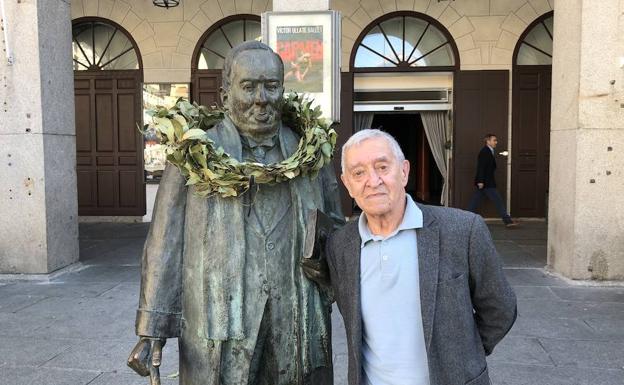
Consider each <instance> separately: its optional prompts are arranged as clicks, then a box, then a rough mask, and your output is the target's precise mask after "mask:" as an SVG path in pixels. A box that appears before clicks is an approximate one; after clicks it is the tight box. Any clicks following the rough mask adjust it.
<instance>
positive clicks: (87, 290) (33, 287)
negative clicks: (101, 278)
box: [0, 282, 115, 298]
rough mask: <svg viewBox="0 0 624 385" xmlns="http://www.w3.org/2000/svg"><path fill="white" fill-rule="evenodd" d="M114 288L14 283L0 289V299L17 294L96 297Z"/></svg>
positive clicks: (102, 285)
mask: <svg viewBox="0 0 624 385" xmlns="http://www.w3.org/2000/svg"><path fill="white" fill-rule="evenodd" d="M113 287H115V283H110V282H98V283H64V282H36V283H35V282H31V283H25V282H20V283H15V284H13V285H8V286H4V287H0V297H6V296H15V295H18V294H25V295H32V296H39V297H42V298H45V297H71V298H83V297H97V296H99V295H100V294H102V293H104V292H106V291H108V290H110V289H112V288H113Z"/></svg>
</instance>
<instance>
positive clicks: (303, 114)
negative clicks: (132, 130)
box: [145, 93, 336, 197]
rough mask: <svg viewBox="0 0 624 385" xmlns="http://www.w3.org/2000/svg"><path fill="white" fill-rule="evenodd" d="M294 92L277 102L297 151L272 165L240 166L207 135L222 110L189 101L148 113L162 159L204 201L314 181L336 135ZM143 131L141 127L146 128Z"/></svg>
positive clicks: (316, 110)
mask: <svg viewBox="0 0 624 385" xmlns="http://www.w3.org/2000/svg"><path fill="white" fill-rule="evenodd" d="M312 102H313V101H312V100H311V99H308V98H306V97H304V96H301V95H298V94H296V93H292V94H289V95H288V96H286V97H285V98H284V100H283V102H282V105H281V109H282V122H283V123H284V124H285V125H287V126H289V127H291V128H293V129H294V130H295V131H296V132H297V133H298V134H299V135H300V136H301V138H300V140H299V145H298V147H297V151H295V152H294V153H293V154H292V155H291V156H290V157H288V158H287V159H285V160H283V161H281V162H279V163H273V164H262V163H255V162H241V161H239V160H237V159H235V158H233V157H232V156H230V155H229V154H227V153H226V152H225V151H224V150H223V148H222V147H220V146H217V145H216V144H215V142H214V141H213V140H212V139H210V138H209V137H208V134H207V132H206V131H207V130H209V129H211V128H212V127H214V126H215V125H216V124H218V123H219V122H220V121H221V120H223V118H224V114H225V112H226V111H225V110H223V109H221V108H218V107H206V106H201V105H198V104H196V103H192V104H191V103H189V102H188V101H187V100H185V99H183V98H180V99H178V100H177V101H176V104H175V105H174V106H173V107H172V108H166V107H162V106H158V107H156V109H154V110H151V111H148V114H149V115H151V116H152V119H153V123H154V126H155V127H154V128H155V130H156V134H157V135H158V137H159V138H160V142H161V144H162V145H163V146H164V147H165V154H166V156H167V161H168V162H170V163H172V164H174V165H175V166H177V168H178V169H179V170H180V172H181V173H182V175H183V176H184V177H185V178H186V185H187V186H195V192H196V193H197V194H198V195H200V196H204V197H209V196H213V195H220V196H221V197H236V196H239V195H241V194H243V193H244V192H246V191H247V190H249V188H250V186H251V185H253V184H254V183H255V184H276V183H280V182H284V181H287V180H291V179H294V178H296V177H298V176H310V177H311V178H315V177H316V176H317V175H318V173H319V171H320V170H321V168H323V166H324V165H326V164H329V162H330V161H331V159H332V155H333V152H334V148H335V147H336V131H335V130H334V129H333V128H332V127H331V125H330V123H329V122H328V121H327V120H325V119H323V118H321V110H320V107H318V106H316V107H312ZM145 128H147V125H146V127H145Z"/></svg>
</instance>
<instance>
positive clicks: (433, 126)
mask: <svg viewBox="0 0 624 385" xmlns="http://www.w3.org/2000/svg"><path fill="white" fill-rule="evenodd" d="M420 117H421V119H422V122H423V126H424V128H425V134H426V135H427V141H428V142H429V147H431V153H432V154H433V159H435V162H436V165H437V166H438V170H440V174H442V178H444V184H443V185H442V197H441V199H440V203H441V204H442V205H445V206H446V203H447V196H448V165H447V157H446V142H447V136H446V132H447V119H446V111H422V112H421V113H420Z"/></svg>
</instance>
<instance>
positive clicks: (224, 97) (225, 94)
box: [219, 87, 230, 110]
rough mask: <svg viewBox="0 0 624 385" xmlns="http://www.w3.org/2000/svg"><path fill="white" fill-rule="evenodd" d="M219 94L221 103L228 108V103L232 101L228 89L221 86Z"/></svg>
mask: <svg viewBox="0 0 624 385" xmlns="http://www.w3.org/2000/svg"><path fill="white" fill-rule="evenodd" d="M219 96H220V97H221V105H222V106H223V107H225V109H226V110H227V109H228V107H229V106H228V103H229V102H230V101H229V98H228V96H229V92H228V91H226V90H225V89H224V88H223V87H219Z"/></svg>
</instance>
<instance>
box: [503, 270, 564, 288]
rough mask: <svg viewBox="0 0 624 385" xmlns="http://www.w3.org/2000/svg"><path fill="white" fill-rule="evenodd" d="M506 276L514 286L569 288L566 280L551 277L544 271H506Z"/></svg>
mask: <svg viewBox="0 0 624 385" xmlns="http://www.w3.org/2000/svg"><path fill="white" fill-rule="evenodd" d="M505 275H506V276H507V279H508V280H509V283H510V284H512V285H521V286H568V284H567V283H566V282H565V281H564V280H562V279H559V278H557V277H554V276H552V275H549V274H547V273H546V272H544V270H542V269H505Z"/></svg>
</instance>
